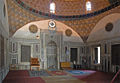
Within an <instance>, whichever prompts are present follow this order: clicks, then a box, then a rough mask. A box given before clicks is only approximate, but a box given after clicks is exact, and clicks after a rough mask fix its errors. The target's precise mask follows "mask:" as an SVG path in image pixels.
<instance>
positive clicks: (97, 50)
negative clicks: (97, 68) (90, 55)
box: [94, 46, 101, 64]
mask: <svg viewBox="0 0 120 83" xmlns="http://www.w3.org/2000/svg"><path fill="white" fill-rule="evenodd" d="M100 51H101V50H100V46H97V47H95V48H94V55H95V56H94V63H95V64H100Z"/></svg>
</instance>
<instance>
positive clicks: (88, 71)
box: [66, 70, 95, 76]
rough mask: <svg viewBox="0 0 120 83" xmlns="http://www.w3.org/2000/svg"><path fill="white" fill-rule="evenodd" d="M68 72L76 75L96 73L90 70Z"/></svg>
mask: <svg viewBox="0 0 120 83" xmlns="http://www.w3.org/2000/svg"><path fill="white" fill-rule="evenodd" d="M66 72H68V73H70V74H72V75H74V76H78V75H80V76H83V75H90V74H92V73H95V71H90V70H67V71H66Z"/></svg>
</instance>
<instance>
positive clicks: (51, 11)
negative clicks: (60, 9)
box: [50, 2, 55, 13]
mask: <svg viewBox="0 0 120 83" xmlns="http://www.w3.org/2000/svg"><path fill="white" fill-rule="evenodd" d="M50 13H55V3H54V2H52V3H50Z"/></svg>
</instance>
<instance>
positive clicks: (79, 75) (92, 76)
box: [2, 70, 120, 83]
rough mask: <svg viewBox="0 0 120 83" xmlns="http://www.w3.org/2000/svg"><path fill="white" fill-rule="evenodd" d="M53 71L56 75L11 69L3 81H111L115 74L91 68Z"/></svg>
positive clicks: (68, 82)
mask: <svg viewBox="0 0 120 83" xmlns="http://www.w3.org/2000/svg"><path fill="white" fill-rule="evenodd" d="M51 72H52V73H54V74H55V75H53V74H52V75H51V74H49V73H48V71H46V70H41V71H27V70H14V71H9V73H8V74H7V76H6V78H5V79H4V80H3V82H2V83H110V81H111V80H112V78H113V76H114V74H113V73H105V72H99V71H91V70H70V71H64V70H63V71H51ZM64 73H67V75H60V74H64ZM57 74H58V75H57ZM30 75H31V76H30ZM50 75H51V76H50ZM114 83H120V78H118V79H116V81H115V82H114Z"/></svg>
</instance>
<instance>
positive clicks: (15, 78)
mask: <svg viewBox="0 0 120 83" xmlns="http://www.w3.org/2000/svg"><path fill="white" fill-rule="evenodd" d="M3 83H45V81H44V80H43V79H42V78H40V77H30V76H29V74H28V71H25V70H19V71H10V72H9V73H8V75H7V76H6V78H5V79H4V81H3Z"/></svg>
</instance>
